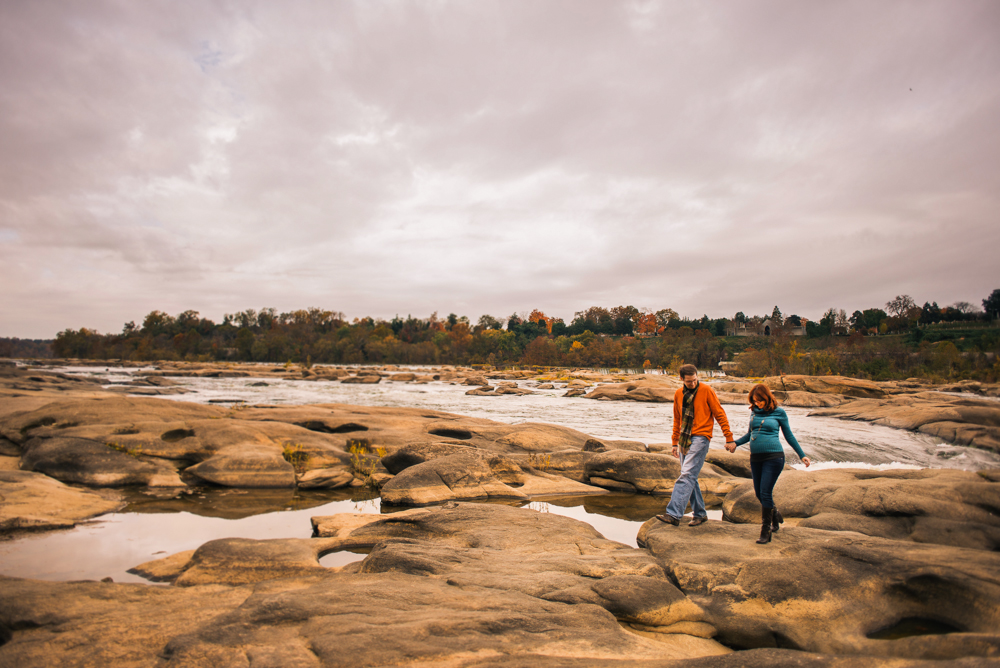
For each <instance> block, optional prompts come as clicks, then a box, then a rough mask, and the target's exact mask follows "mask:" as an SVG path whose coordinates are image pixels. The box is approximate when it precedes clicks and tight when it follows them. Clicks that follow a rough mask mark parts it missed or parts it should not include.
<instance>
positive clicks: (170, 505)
mask: <svg viewBox="0 0 1000 668" xmlns="http://www.w3.org/2000/svg"><path fill="white" fill-rule="evenodd" d="M269 368H271V367H266V368H262V373H261V376H262V378H176V379H174V380H175V381H176V382H177V383H178V384H179V386H181V387H184V388H186V389H188V390H191V391H192V392H191V393H189V394H181V395H167V396H164V397H163V399H169V400H178V401H190V402H197V403H209V402H212V403H218V402H225V403H229V402H245V403H248V404H272V405H275V404H276V405H295V404H311V403H346V404H359V405H366V406H413V407H420V408H429V409H433V410H440V411H447V412H451V413H459V414H462V415H468V416H473V417H480V418H488V419H491V420H497V421H499V422H505V423H508V424H516V423H521V422H547V423H551V424H560V425H564V426H567V427H572V428H574V429H578V430H580V431H582V432H585V433H587V434H590V435H592V436H596V437H598V438H611V439H629V440H638V441H642V442H644V443H665V442H669V441H670V431H671V421H672V406H671V404H644V403H634V402H628V401H614V402H608V401H593V400H591V399H583V398H579V397H576V398H566V397H563V396H562V395H563V394H564V393H565V390H563V389H559V390H537V389H535V387H534V385H535V383H531V382H520V383H519V385H520V386H521V387H526V388H528V389H533V390H535V392H536V394H532V395H525V396H520V397H519V396H513V395H504V396H496V397H477V396H466V394H465V392H466V391H467V390H468V389H469V388H468V387H467V386H462V385H453V384H450V383H446V382H432V383H427V384H412V383H396V382H391V381H385V380H383V381H382V382H381V383H378V384H376V385H351V384H348V385H344V384H341V383H337V382H328V381H288V380H279V379H274V378H270V377H267V376H268V373H267V371H266V369H269ZM57 370H58V371H63V372H67V373H74V374H80V375H88V376H92V377H96V378H100V379H102V380H104V381H105V382H107V383H108V384H109V385H111V384H117V383H124V382H128V381H129V380H130V379H131V374H132V373H135V372H136V371H137V370H135V369H111V368H109V369H107V370H105V369H103V368H100V367H98V368H93V367H79V368H71V367H67V368H62V369H57ZM261 382H265V383H267V384H266V385H260V383H261ZM724 408H725V409H726V412H727V414H728V415H729V420H730V424H731V425H732V429H733V432H734V433H735V434H737V435H741V434H743V433H745V432H746V429H747V425H748V422H749V412H748V411H747V409H746V408H745V407H743V406H724ZM786 410H787V412H788V414H789V418H790V420H791V424H792V429H793V431H794V432H795V435H796V437H797V439H798V441H799V443H800V444H801V445H802V447H803V449H804V450H805V452H806V453H807V454H808V455H810V457H812V458H813V460H814V461H815V462H816V463H815V464H814V465H813V466H812V467H810V469H809V470H816V469H820V468H831V467H844V466H850V467H867V468H904V467H905V468H911V467H912V468H921V467H932V468H961V469H968V470H978V469H983V468H993V467H1000V456H998V455H996V454H993V453H990V452H986V451H982V450H975V449H973V448H967V447H962V446H954V445H949V444H946V443H944V442H942V441H941V440H940V439H936V438H933V437H930V436H926V435H923V434H917V433H913V432H907V431H901V430H897V429H891V428H888V427H880V426H875V425H870V424H866V423H861V422H850V421H845V420H838V419H835V418H823V417H808V413H809V411H808V410H807V409H799V408H788V409H786ZM722 444H723V439H722V436H721V434H719V433H718V429H716V434H715V438H714V439H713V441H712V445H713V447H720V448H721V447H722ZM787 457H788V460H789V462H797V461H798V458H797V457H796V455H795V454H794V452H792V451H791V449H788V452H787ZM795 466H796V467H797V468H801V464H797V463H796V464H795ZM125 500H126V502H127V505H126V506H125V508H124V509H123V510H122V511H120V512H118V513H111V514H108V515H104V516H101V517H100V518H97V519H95V520H92V521H90V522H87V523H84V524H81V525H79V526H77V527H75V528H74V529H70V530H65V531H56V532H47V533H43V534H37V535H28V536H26V537H21V538H18V539H16V540H12V541H7V542H4V543H0V574H3V575H9V576H16V577H31V578H40V579H48V580H80V579H100V578H103V577H111V578H113V579H114V580H115V581H116V582H129V581H132V582H145V580H143V579H142V578H140V577H138V576H135V575H132V574H129V573H127V570H128V569H129V568H131V567H133V566H137V565H139V564H141V563H143V562H146V561H150V560H153V559H158V558H161V557H166V556H168V555H170V554H174V553H177V552H181V551H184V550H192V549H195V548H197V547H198V546H199V545H202V544H203V543H205V542H207V541H209V540H213V539H217V538H226V537H241V538H256V539H263V538H308V537H309V536H310V535H311V530H312V527H311V524H310V521H309V520H310V518H311V517H314V516H320V515H332V514H336V513H345V512H363V513H381V512H392V511H394V510H398V509H389V508H386V509H383V508H382V507H381V504H380V503H379V499H378V498H377V497H375V498H367V496H366V493H365V492H364V491H363V490H360V491H359V490H352V491H340V490H333V491H297V490H235V489H219V488H204V489H196V490H192V491H191V492H190V493H184V494H181V495H180V497H178V498H159V497H158V496H157V494H156V493H154V492H149V491H128V492H126V493H125ZM664 504H665V499H664V498H662V497H651V496H646V495H626V494H608V495H602V496H593V497H581V498H551V499H534V500H532V502H531V503H530V504H528V507H529V508H532V509H533V510H537V511H540V512H552V513H558V514H561V515H566V516H568V517H573V518H576V519H579V520H582V521H584V522H588V523H589V524H591V525H592V526H594V527H595V528H596V529H597V530H598V531H600V532H601V533H602V534H603V535H604V536H605V537H607V538H609V539H611V540H616V541H619V542H622V543H625V544H627V545H633V546H634V545H635V536H636V533H637V532H638V530H639V526H640V525H641V524H642V523H643V522H644V521H645V520H647V519H649V518H650V517H652V516H653V515H655V514H656V513H659V512H662V510H663V507H664ZM709 515H710V517H712V518H713V519H721V510H719V509H712V510H710V511H709ZM691 531H697V529H691ZM363 556H364V555H360V554H351V553H333V554H329V555H326V556H325V557H323V558H322V559H321V562H320V563H322V564H323V565H325V566H339V565H343V564H345V563H348V562H350V561H354V560H358V559H361V558H363Z"/></svg>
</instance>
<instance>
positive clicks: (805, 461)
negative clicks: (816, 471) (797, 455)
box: [802, 457, 812, 468]
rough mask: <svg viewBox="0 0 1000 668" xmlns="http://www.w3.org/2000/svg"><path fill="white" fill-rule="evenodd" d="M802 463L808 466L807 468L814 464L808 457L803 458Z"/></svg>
mask: <svg viewBox="0 0 1000 668" xmlns="http://www.w3.org/2000/svg"><path fill="white" fill-rule="evenodd" d="M802 463H803V464H805V465H806V468H809V465H810V464H812V462H811V461H809V458H808V457H803V458H802Z"/></svg>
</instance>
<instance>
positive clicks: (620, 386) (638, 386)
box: [587, 376, 681, 403]
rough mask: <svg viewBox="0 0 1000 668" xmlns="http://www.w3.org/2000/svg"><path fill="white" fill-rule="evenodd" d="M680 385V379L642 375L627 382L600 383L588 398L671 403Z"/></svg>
mask: <svg viewBox="0 0 1000 668" xmlns="http://www.w3.org/2000/svg"><path fill="white" fill-rule="evenodd" d="M680 386H681V384H680V382H679V381H678V380H676V379H667V378H666V377H665V376H642V377H640V378H639V379H637V380H634V381H629V382H626V383H607V384H604V385H598V386H597V387H595V388H594V390H593V391H592V392H591V393H590V394H588V395H587V398H588V399H610V400H613V401H623V400H629V401H644V402H657V403H669V402H673V400H674V393H675V392H676V391H677V388H678V387H680Z"/></svg>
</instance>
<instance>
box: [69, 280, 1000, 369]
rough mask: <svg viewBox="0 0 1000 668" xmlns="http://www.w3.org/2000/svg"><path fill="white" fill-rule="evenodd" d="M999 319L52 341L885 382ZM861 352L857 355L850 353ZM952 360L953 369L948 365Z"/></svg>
mask: <svg viewBox="0 0 1000 668" xmlns="http://www.w3.org/2000/svg"><path fill="white" fill-rule="evenodd" d="M997 317H1000V290H994V291H993V293H992V294H991V295H990V296H989V297H987V298H986V299H984V300H983V310H982V311H980V310H978V309H976V308H973V307H972V306H971V305H969V304H963V303H958V304H954V305H952V306H948V307H945V308H940V307H938V306H937V304H936V303H925V304H924V305H923V306H917V305H916V303H915V302H914V300H913V299H912V298H910V297H909V296H907V295H901V296H897V297H896V298H894V299H893V300H890V301H889V302H887V303H886V304H885V305H884V308H867V309H863V310H860V309H859V310H855V311H854V312H853V314H852V315H850V316H848V315H847V312H846V311H844V310H842V309H832V308H831V309H828V310H827V312H826V313H824V315H823V317H821V318H820V319H819V321H816V322H813V321H809V320H808V319H806V318H803V317H800V316H798V315H790V316H787V317H785V316H783V315H782V313H781V310H780V309H779V308H778V307H777V306H775V307H774V309H773V311H772V312H771V314H769V315H766V316H760V315H755V316H751V317H747V316H745V315H744V314H743V313H737V314H736V315H735V316H734V317H733V318H715V319H713V318H709V317H708V316H707V315H705V316H702V317H701V318H698V319H692V318H687V317H681V316H680V315H679V314H678V313H677V312H676V311H674V310H673V309H669V308H666V309H660V310H657V311H653V310H651V309H638V308H636V307H634V306H617V307H613V308H605V307H600V306H593V307H590V308H588V309H586V310H584V311H579V312H577V313H575V314H574V317H573V319H572V320H571V321H570V322H569V323H568V324H567V323H566V322H564V321H563V319H561V318H554V317H550V316H548V315H546V314H545V313H544V312H542V311H540V310H538V309H535V310H533V311H530V312H522V313H520V314H518V313H514V314H511V315H510V316H508V317H506V318H498V317H494V316H491V315H483V316H482V317H480V318H479V320H478V321H477V322H476V323H475V324H473V323H472V322H471V321H470V320H469V318H467V317H465V316H458V315H456V314H454V313H451V314H449V315H448V316H447V317H444V318H441V317H438V315H437V314H436V313H435V314H432V315H431V316H430V317H427V318H414V317H413V316H407V317H406V318H401V317H399V316H396V317H395V318H393V319H391V320H385V319H376V318H372V317H363V318H354V319H353V320H348V319H347V317H346V316H345V315H344V313H342V312H339V311H330V310H325V309H321V308H315V307H314V308H308V309H302V310H297V311H291V312H287V313H278V312H277V311H276V309H273V308H263V309H261V310H260V311H256V310H254V309H247V310H245V311H240V312H237V313H232V314H225V315H224V317H223V319H222V322H221V323H215V322H213V321H212V320H210V319H207V318H203V317H201V315H200V314H199V313H198V312H196V311H192V310H189V311H184V312H183V313H180V314H178V315H176V316H171V315H169V314H167V313H164V312H163V311H158V310H157V311H152V312H150V313H149V314H148V315H146V317H145V318H144V319H143V321H142V323H141V325H136V323H135V322H128V323H126V324H125V325H124V327H123V328H122V331H121V332H120V333H117V334H101V333H99V332H96V331H94V330H90V329H87V328H81V329H79V330H74V329H66V330H64V331H62V332H60V333H59V334H58V336H57V337H56V339H55V341H53V342H52V352H53V353H54V354H55V355H56V356H57V357H76V358H87V359H106V360H112V359H121V360H136V361H140V360H159V359H163V360H190V361H253V362H270V363H285V362H294V363H303V364H307V365H308V364H313V363H328V364H488V365H492V366H508V365H538V366H570V367H572V366H582V367H600V368H646V369H649V368H659V369H665V370H670V369H675V368H676V367H677V366H679V365H680V364H683V363H692V364H695V365H697V366H699V367H700V368H703V369H716V368H718V366H719V362H721V361H725V360H733V359H734V358H735V359H741V360H745V362H744V363H743V365H744V367H745V368H744V369H743V371H745V372H746V373H747V374H748V375H765V374H767V373H772V372H775V373H782V372H784V373H790V372H801V373H833V372H841V373H847V374H849V375H858V376H868V377H876V376H880V377H887V376H888V377H895V376H898V375H900V374H908V373H913V372H914V370H915V369H917V371H918V372H919V368H918V367H919V366H920V365H921V364H925V365H926V364H927V363H929V362H927V361H926V360H925V361H923V362H921V361H919V360H920V359H922V358H919V355H918V356H917V358H914V356H913V355H914V353H919V351H920V346H921V345H923V346H924V348H925V349H926V348H929V347H934V346H937V345H939V344H941V343H942V342H950V343H951V345H952V347H953V348H954V349H955V353H956V354H957V358H956V359H957V360H959V361H961V359H962V358H963V357H968V356H969V354H976V353H983V354H986V353H991V352H996V350H995V348H997V346H998V344H1000V341H995V340H994V338H991V337H995V329H994V328H990V327H988V325H989V323H990V321H991V320H993V319H995V318H997ZM765 320H769V321H770V324H771V325H772V326H773V331H772V332H771V334H772V336H770V337H758V336H734V334H735V333H736V332H737V331H738V328H739V327H740V326H741V325H742V326H744V328H745V327H746V326H747V325H749V326H750V327H751V328H752V327H753V326H754V324H755V323H757V324H759V323H761V322H764V321H765ZM799 327H804V328H805V330H806V337H795V336H791V334H792V332H793V328H799ZM963 327H980V328H981V331H980V330H976V331H974V332H972V333H971V334H969V333H968V332H965V330H963V329H962V328H963ZM949 328H951V329H949ZM983 328H984V329H983ZM861 342H865V345H863V346H859V344H860V343H861ZM931 352H933V351H931ZM950 352H951V351H949V354H950ZM928 354H930V353H928ZM953 357H954V355H953ZM988 358H989V355H986V357H985V358H984V359H987V360H988ZM762 360H763V361H762ZM914 360H916V361H914ZM953 362H955V363H954V364H952V365H951V366H950V367H949V368H950V369H951V370H952V371H954V369H955V368H956V365H957V362H956V361H955V360H953ZM984 363H985V362H984ZM865 365H867V366H865ZM932 366H933V365H932ZM959 366H960V365H959ZM980 366H982V365H980ZM935 368H936V367H935ZM983 368H984V369H987V368H989V367H988V365H987V366H986V367H983ZM931 371H932V370H931V368H930V367H928V373H930V372H931ZM966 371H967V372H968V373H972V372H973V371H975V369H967V370H966Z"/></svg>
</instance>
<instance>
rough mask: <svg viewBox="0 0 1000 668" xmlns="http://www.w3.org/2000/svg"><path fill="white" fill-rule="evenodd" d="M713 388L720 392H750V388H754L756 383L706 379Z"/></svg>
mask: <svg viewBox="0 0 1000 668" xmlns="http://www.w3.org/2000/svg"><path fill="white" fill-rule="evenodd" d="M705 382H706V383H708V384H709V385H711V386H712V388H713V389H714V390H715V391H716V393H718V392H729V393H730V394H749V393H750V390H752V389H753V386H754V383H746V382H733V381H721V382H720V381H712V382H710V381H705Z"/></svg>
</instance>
